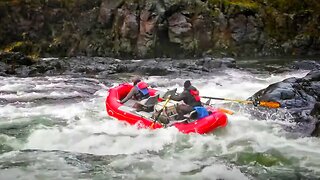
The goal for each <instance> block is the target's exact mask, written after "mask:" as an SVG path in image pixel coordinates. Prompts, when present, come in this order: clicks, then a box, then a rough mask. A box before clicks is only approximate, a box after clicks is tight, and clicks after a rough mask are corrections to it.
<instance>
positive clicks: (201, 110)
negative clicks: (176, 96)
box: [193, 106, 209, 119]
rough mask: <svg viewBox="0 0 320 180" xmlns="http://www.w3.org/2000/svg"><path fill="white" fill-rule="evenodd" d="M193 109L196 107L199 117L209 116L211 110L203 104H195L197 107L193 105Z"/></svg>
mask: <svg viewBox="0 0 320 180" xmlns="http://www.w3.org/2000/svg"><path fill="white" fill-rule="evenodd" d="M193 109H195V110H196V111H197V115H198V119H201V118H204V117H207V116H209V112H208V111H207V109H206V108H205V107H203V106H195V107H193Z"/></svg>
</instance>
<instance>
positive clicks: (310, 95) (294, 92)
mask: <svg viewBox="0 0 320 180" xmlns="http://www.w3.org/2000/svg"><path fill="white" fill-rule="evenodd" d="M304 64H306V63H304ZM308 64H310V62H308ZM295 66H296V67H303V68H304V69H306V67H307V68H308V69H309V68H311V69H313V70H312V71H311V72H310V73H308V74H307V75H306V76H305V77H303V78H294V77H292V78H288V79H285V80H283V81H282V82H278V83H275V84H271V85H270V86H268V87H267V88H266V89H262V90H260V91H259V92H257V93H255V94H254V95H253V96H252V97H250V99H257V100H260V101H262V100H264V101H277V102H280V103H281V108H282V109H281V111H282V112H277V110H273V112H272V113H273V114H278V113H283V112H285V114H287V116H283V118H279V117H277V118H276V119H277V120H279V119H280V120H284V121H293V122H296V125H295V126H292V127H290V128H287V129H288V130H290V131H293V132H298V133H301V135H304V136H305V135H306V136H310V135H313V136H320V69H317V67H320V65H319V64H317V63H315V62H314V63H313V66H309V67H308V66H305V65H303V64H301V63H298V65H295ZM265 111H266V109H264V110H263V109H260V111H255V112H254V113H253V114H254V115H256V116H259V117H266V115H267V114H268V113H266V112H265Z"/></svg>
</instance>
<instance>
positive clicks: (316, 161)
mask: <svg viewBox="0 0 320 180" xmlns="http://www.w3.org/2000/svg"><path fill="white" fill-rule="evenodd" d="M306 73H307V72H305V71H299V72H293V73H284V74H277V75H268V74H263V75H256V74H251V73H249V72H245V71H240V70H234V69H232V70H231V69H227V70H225V71H223V72H220V73H217V74H213V75H208V76H205V77H202V78H201V79H192V78H191V81H192V83H193V84H194V85H195V86H196V87H197V88H198V89H199V90H200V93H201V95H207V96H215V97H225V98H234V99H246V98H247V97H249V96H251V95H252V94H253V93H255V92H256V91H258V90H260V89H262V88H265V87H267V86H268V85H269V84H271V83H274V82H278V81H281V80H283V79H285V78H287V77H293V76H295V77H302V76H304V75H305V74H306ZM145 80H146V81H147V82H149V83H150V84H151V83H152V84H158V85H161V87H159V89H162V90H165V89H167V88H175V87H177V88H178V91H182V88H181V86H182V84H183V82H184V81H185V80H186V79H180V78H173V79H172V78H171V79H169V78H168V77H155V76H153V77H146V79H145ZM119 83H121V82H119ZM114 85H116V84H114ZM163 86H166V87H163ZM0 93H1V98H0V99H1V104H0V141H1V144H0V177H2V178H4V179H35V178H40V179H41V178H43V179H79V178H81V179H92V178H96V179H106V178H107V179H110V178H116V179H119V178H121V179H136V178H151V179H157V178H161V179H237V180H238V179H252V178H253V179H266V178H275V179H277V178H280V179H281V178H288V179H298V178H299V177H305V178H314V177H317V176H319V175H320V153H319V151H318V149H320V142H319V140H318V138H292V137H290V136H288V133H287V132H285V131H283V130H282V128H281V126H280V124H281V123H286V122H283V121H279V122H277V121H259V119H254V118H253V117H251V116H250V115H249V114H248V113H246V112H245V111H243V110H241V106H240V105H239V104H225V102H222V101H212V103H214V104H215V105H216V106H223V107H227V108H230V109H233V110H236V114H235V115H232V116H229V125H228V126H227V127H226V128H225V129H219V130H217V131H215V132H213V133H211V134H207V135H197V134H191V135H185V134H182V133H179V132H178V131H177V130H176V129H175V128H173V127H172V128H168V129H160V130H149V129H138V128H137V127H135V126H128V125H127V124H125V123H123V122H119V121H117V120H114V119H112V118H110V117H108V116H107V114H106V112H105V105H104V101H105V96H106V94H107V87H106V86H104V85H103V84H99V81H98V80H95V79H83V78H71V77H66V76H61V77H42V78H13V77H11V78H5V77H0ZM287 123H289V124H290V122H287Z"/></svg>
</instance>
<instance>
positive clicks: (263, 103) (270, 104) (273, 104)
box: [259, 101, 281, 108]
mask: <svg viewBox="0 0 320 180" xmlns="http://www.w3.org/2000/svg"><path fill="white" fill-rule="evenodd" d="M259 105H260V106H263V107H268V108H279V107H281V104H280V103H279V102H275V101H273V102H272V101H270V102H268V101H260V103H259Z"/></svg>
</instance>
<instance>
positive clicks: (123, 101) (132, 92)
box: [120, 87, 138, 104]
mask: <svg viewBox="0 0 320 180" xmlns="http://www.w3.org/2000/svg"><path fill="white" fill-rule="evenodd" d="M137 91H138V90H137V88H135V87H132V89H131V90H130V92H129V93H128V94H127V96H126V97H125V98H123V99H122V100H121V101H120V103H121V104H123V103H125V102H127V101H128V100H129V99H130V98H131V97H132V96H134V94H136V93H137Z"/></svg>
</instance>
